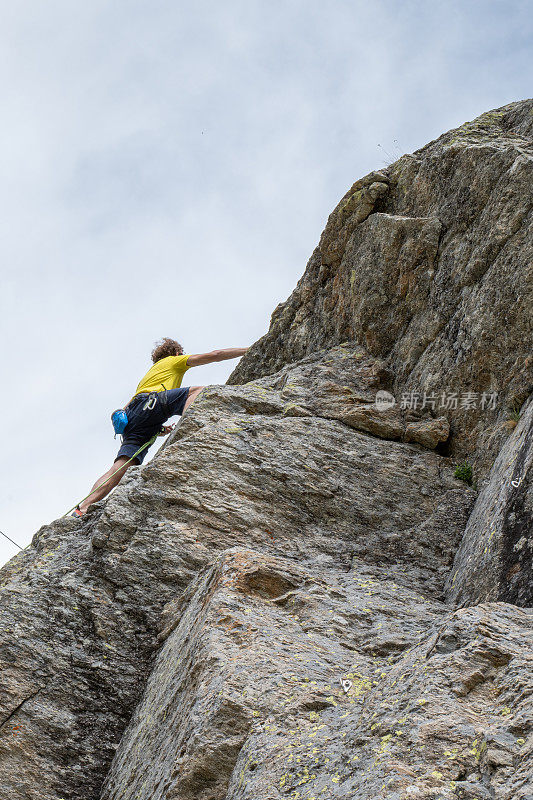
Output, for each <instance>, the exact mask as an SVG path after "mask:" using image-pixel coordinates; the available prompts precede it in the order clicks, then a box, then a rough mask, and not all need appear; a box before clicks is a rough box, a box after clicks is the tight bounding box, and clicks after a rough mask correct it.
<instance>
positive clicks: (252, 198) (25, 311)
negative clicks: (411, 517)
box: [0, 0, 532, 561]
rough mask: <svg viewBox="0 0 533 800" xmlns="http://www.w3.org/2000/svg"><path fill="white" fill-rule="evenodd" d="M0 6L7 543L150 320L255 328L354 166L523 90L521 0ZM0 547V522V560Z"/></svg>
mask: <svg viewBox="0 0 533 800" xmlns="http://www.w3.org/2000/svg"><path fill="white" fill-rule="evenodd" d="M0 7H1V9H2V25H1V28H0V40H1V50H0V52H1V57H2V58H1V71H0V81H1V84H0V86H1V103H2V126H1V128H0V141H1V147H0V152H1V154H2V158H1V161H0V165H1V166H0V169H1V171H2V175H1V180H0V204H1V214H2V228H3V230H2V237H1V240H0V247H1V263H2V291H1V295H0V304H1V308H0V310H1V321H0V324H1V326H2V330H1V334H2V335H1V342H2V350H1V362H2V363H1V366H2V374H3V391H2V399H1V407H2V417H3V423H4V424H3V425H2V432H3V435H2V451H3V452H2V460H1V466H0V471H1V482H2V494H1V503H0V529H1V530H2V531H4V533H6V534H8V535H9V536H11V537H12V538H13V539H15V540H16V541H17V542H19V543H20V544H21V545H26V544H28V543H29V541H30V539H31V537H32V535H33V534H34V533H35V531H36V530H37V529H38V528H39V527H40V526H41V525H43V524H46V523H48V522H50V521H51V520H53V519H55V518H56V517H58V516H60V515H61V514H63V513H64V512H65V511H66V510H67V509H68V508H69V507H70V506H72V505H74V503H75V502H76V501H77V500H79V499H80V498H81V497H83V496H84V495H85V494H86V493H87V492H88V491H89V488H90V486H91V484H92V483H93V481H94V480H95V479H96V478H97V477H98V476H99V475H100V474H101V473H102V472H104V471H105V470H106V469H107V468H108V467H109V466H110V465H111V463H112V461H113V459H114V457H115V454H116V450H117V449H118V444H119V442H118V439H117V441H114V439H113V433H112V428H111V423H110V420H109V415H110V413H111V411H112V410H113V409H114V408H116V407H118V406H121V405H122V404H123V403H125V402H126V401H127V400H128V399H129V397H130V396H131V394H132V393H133V391H134V389H135V386H136V385H137V382H138V381H139V379H140V377H141V376H142V375H143V373H144V372H145V371H146V370H147V369H148V367H149V366H150V360H149V354H150V350H151V348H152V344H153V342H154V341H155V340H156V339H158V338H160V337H161V336H172V337H174V338H177V339H178V340H179V341H181V342H182V343H183V345H184V347H185V350H186V352H193V353H194V352H203V351H206V350H211V349H214V348H218V347H233V346H235V347H238V346H245V345H247V344H249V343H251V342H253V341H254V340H256V339H258V338H259V337H260V336H261V335H262V334H263V333H264V332H265V331H266V329H267V328H268V323H269V318H270V314H271V312H272V310H273V309H274V307H275V306H276V305H277V303H278V302H280V301H281V300H284V299H285V298H286V297H287V295H288V294H289V293H290V292H291V290H292V288H293V287H294V285H295V283H296V281H297V279H298V278H299V276H300V275H301V273H302V272H303V270H304V268H305V264H306V261H307V258H308V257H309V255H310V254H311V252H312V250H313V248H314V246H315V244H316V242H317V240H318V237H319V235H320V232H321V230H322V228H323V226H324V224H325V221H326V218H327V216H328V214H329V213H330V211H331V210H332V209H333V207H334V206H335V204H336V203H337V201H338V200H339V198H340V197H341V196H342V195H343V194H344V193H345V191H346V190H347V189H348V188H349V186H350V185H351V183H352V182H353V181H354V180H355V179H356V178H358V177H361V176H362V175H364V174H365V173H367V172H369V171H370V170H371V169H374V168H379V167H382V166H384V164H385V163H387V162H390V161H392V160H395V159H396V158H397V157H399V156H400V155H401V154H402V153H404V152H412V151H413V150H415V149H416V148H418V147H420V146H422V145H423V144H425V143H426V142H427V141H429V140H431V139H434V138H435V137H437V136H438V135H439V134H440V133H443V132H444V131H445V130H447V129H449V128H452V127H455V126H457V125H459V124H461V123H463V122H465V121H466V120H469V119H472V118H473V117H475V116H477V115H478V114H480V113H482V112H483V111H486V110H488V109H490V108H494V107H497V106H500V105H503V104H505V103H508V102H511V101H513V100H519V99H523V98H525V97H527V96H530V94H531V77H532V75H531V73H532V69H531V67H532V64H531V32H532V15H531V3H530V2H529V0H524V2H521V1H520V0H505V1H503V0H502V1H501V2H500V1H499V0H492V1H491V0H478V1H477V2H476V0H460V1H457V2H455V0H452V1H451V2H447V1H446V0H441V1H440V2H433V1H432V0H423V1H420V0H321V2H315V0H269V1H268V2H266V0H263V2H260V1H259V0H242V1H241V0H226V2H216V1H215V0H196V1H195V2H194V3H193V2H184V1H183V0H164V1H163V0H150V2H148V0H144V2H140V0H127V1H126V0H91V2H90V3H82V2H79V1H78V2H76V0H74V2H73V0H47V2H46V3H37V2H35V0H34V1H33V2H28V0H17V2H16V3H13V2H10V3H7V2H6V0H2V2H1V3H0ZM233 365H234V362H233V363H232V362H226V364H220V365H216V366H207V367H200V368H197V369H195V370H192V371H191V372H189V373H188V376H190V380H189V383H193V384H205V383H223V382H224V381H225V380H226V378H227V376H228V375H229V373H230V371H231V369H232V366H233ZM185 384H186V385H187V381H186V382H185ZM16 552H17V551H16V548H15V547H14V546H13V545H11V544H9V543H8V542H7V541H5V540H2V542H1V543H0V557H1V560H2V561H4V560H6V559H8V558H9V557H11V556H12V555H14V554H15V553H16Z"/></svg>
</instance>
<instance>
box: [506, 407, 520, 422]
mask: <svg viewBox="0 0 533 800" xmlns="http://www.w3.org/2000/svg"><path fill="white" fill-rule="evenodd" d="M507 418H508V419H511V420H512V421H513V422H518V420H519V419H520V409H519V408H518V406H513V407H512V408H510V409H509V411H508V412H507Z"/></svg>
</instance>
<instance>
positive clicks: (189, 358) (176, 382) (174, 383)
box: [73, 338, 248, 517]
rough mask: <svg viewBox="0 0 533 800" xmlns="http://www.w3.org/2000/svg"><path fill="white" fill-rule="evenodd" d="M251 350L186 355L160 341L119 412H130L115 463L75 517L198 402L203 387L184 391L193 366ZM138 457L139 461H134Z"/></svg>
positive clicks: (178, 347)
mask: <svg viewBox="0 0 533 800" xmlns="http://www.w3.org/2000/svg"><path fill="white" fill-rule="evenodd" d="M247 349H248V348H247V347H231V348H227V349H225V350H213V351H212V352H211V353H200V354H197V355H186V354H184V353H183V347H182V346H181V344H179V342H176V341H175V340H174V339H168V338H165V339H162V340H161V341H160V342H157V343H156V345H155V347H154V350H153V351H152V361H153V362H154V365H153V367H150V369H149V370H148V372H147V373H146V375H145V376H144V377H143V378H142V380H141V382H140V383H139V385H138V386H137V389H136V391H135V394H134V395H133V397H132V398H131V400H129V402H128V404H127V405H126V406H124V409H119V411H121V412H122V411H125V412H126V415H127V424H126V426H125V427H124V429H123V439H122V445H121V446H120V449H119V451H118V453H117V457H116V458H115V461H114V464H113V466H112V467H111V468H110V469H109V470H108V471H107V472H105V473H104V474H103V475H102V477H101V478H99V479H98V480H97V481H96V483H95V484H94V486H93V487H92V489H91V492H90V494H88V495H87V497H86V498H85V499H84V500H82V501H81V503H80V504H79V505H78V506H76V508H75V509H74V511H73V516H78V517H82V516H84V514H86V513H87V509H88V508H89V506H90V505H92V503H96V502H97V501H98V500H101V499H102V498H103V497H105V496H106V495H108V494H109V492H110V491H111V489H113V488H114V487H115V486H116V485H117V484H118V483H119V481H120V479H121V478H122V476H123V475H124V474H125V473H126V470H127V469H128V467H130V466H131V465H132V464H134V463H135V464H141V463H142V462H143V460H144V457H145V455H146V453H147V452H148V449H149V448H148V447H145V448H144V449H143V450H141V451H140V452H137V451H138V450H139V448H140V447H142V445H144V444H145V443H147V442H148V441H149V440H150V439H151V438H152V437H154V436H155V435H156V434H157V435H159V436H164V435H165V434H167V433H170V431H171V430H172V428H173V427H174V426H173V425H167V426H163V423H164V422H166V421H167V420H168V419H169V417H172V416H174V415H175V414H183V412H184V411H186V410H187V408H188V407H189V406H190V405H191V403H193V402H194V401H195V400H196V398H197V397H198V395H199V394H200V392H201V391H202V389H203V388H204V387H203V386H187V387H183V388H181V381H182V379H183V376H184V374H185V372H186V371H187V370H188V369H189V368H190V367H199V366H200V365H201V364H211V363H213V362H214V361H226V360H227V359H230V358H240V357H241V356H242V355H244V353H245V352H246V350H247ZM115 413H117V412H115ZM124 419H126V417H124ZM134 454H135V458H133V459H132V456H133V455H134Z"/></svg>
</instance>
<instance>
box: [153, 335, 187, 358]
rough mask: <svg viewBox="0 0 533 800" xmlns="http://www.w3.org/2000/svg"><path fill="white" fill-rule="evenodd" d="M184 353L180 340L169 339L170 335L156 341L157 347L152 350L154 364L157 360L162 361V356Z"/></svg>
mask: <svg viewBox="0 0 533 800" xmlns="http://www.w3.org/2000/svg"><path fill="white" fill-rule="evenodd" d="M182 354H183V347H182V346H181V344H180V343H179V342H177V341H176V340H175V339H169V338H168V337H166V338H164V339H161V341H160V342H156V343H155V347H154V349H153V350H152V361H153V362H154V364H155V363H156V361H160V360H161V359H162V358H166V357H167V356H181V355H182Z"/></svg>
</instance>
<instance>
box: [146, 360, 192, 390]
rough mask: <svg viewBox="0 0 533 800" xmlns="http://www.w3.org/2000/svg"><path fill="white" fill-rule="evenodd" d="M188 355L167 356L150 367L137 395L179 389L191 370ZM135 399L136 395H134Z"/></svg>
mask: <svg viewBox="0 0 533 800" xmlns="http://www.w3.org/2000/svg"><path fill="white" fill-rule="evenodd" d="M188 357H189V356H188V355H183V356H167V357H166V358H161V359H159V361H156V363H155V364H154V366H153V367H150V369H149V370H148V372H147V373H146V375H145V376H144V378H142V380H141V382H140V383H139V385H138V386H137V389H136V390H135V394H140V393H141V392H162V391H163V390H164V389H177V388H178V386H181V381H182V379H183V376H184V375H185V373H186V372H187V370H188V369H189V365H188V364H187V359H188ZM133 396H134V397H135V395H133Z"/></svg>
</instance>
